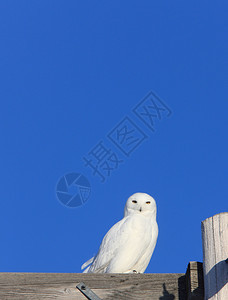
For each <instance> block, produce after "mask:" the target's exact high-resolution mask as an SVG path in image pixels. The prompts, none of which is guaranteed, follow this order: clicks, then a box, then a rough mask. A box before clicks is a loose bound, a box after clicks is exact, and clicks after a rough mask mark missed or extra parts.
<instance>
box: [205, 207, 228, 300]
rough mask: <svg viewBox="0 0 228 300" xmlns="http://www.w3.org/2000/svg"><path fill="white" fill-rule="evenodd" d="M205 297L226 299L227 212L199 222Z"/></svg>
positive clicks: (227, 278) (227, 271) (227, 277)
mask: <svg viewBox="0 0 228 300" xmlns="http://www.w3.org/2000/svg"><path fill="white" fill-rule="evenodd" d="M201 229H202V242H203V270H204V295H205V299H206V300H208V299H212V300H227V299H228V261H227V258H228V212H225V213H220V214H217V215H215V216H213V217H210V218H208V219H206V220H204V221H203V222H202V224H201Z"/></svg>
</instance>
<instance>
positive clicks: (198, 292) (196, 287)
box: [186, 261, 204, 300]
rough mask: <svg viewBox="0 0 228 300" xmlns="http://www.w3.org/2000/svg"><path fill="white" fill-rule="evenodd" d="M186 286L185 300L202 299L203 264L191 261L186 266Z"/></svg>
mask: <svg viewBox="0 0 228 300" xmlns="http://www.w3.org/2000/svg"><path fill="white" fill-rule="evenodd" d="M186 284H187V285H186V289H187V300H203V299H204V284H203V264H202V263H201V262H197V261H192V262H190V263H189V264H188V269H187V272H186Z"/></svg>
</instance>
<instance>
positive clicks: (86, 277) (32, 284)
mask: <svg viewBox="0 0 228 300" xmlns="http://www.w3.org/2000/svg"><path fill="white" fill-rule="evenodd" d="M80 282H84V283H85V284H86V286H87V287H89V288H90V289H91V290H92V291H93V292H94V293H95V294H96V295H97V296H98V297H100V298H101V299H102V300H111V299H115V300H128V299H129V300H130V299H131V300H134V299H135V300H136V299H137V300H140V299H143V300H146V299H150V300H152V299H156V300H172V299H175V300H178V299H179V300H185V299H186V278H185V274H76V273H72V274H71V273H70V274H69V273H62V274H59V273H0V299H1V300H22V299H23V300H27V299H29V300H31V299H33V300H38V299H61V300H64V299H65V300H68V299H69V300H73V299H78V300H86V298H85V296H84V295H83V294H82V293H81V292H80V291H79V290H78V289H76V285H77V284H78V283H80Z"/></svg>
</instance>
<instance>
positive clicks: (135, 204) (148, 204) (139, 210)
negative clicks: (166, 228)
mask: <svg viewBox="0 0 228 300" xmlns="http://www.w3.org/2000/svg"><path fill="white" fill-rule="evenodd" d="M156 213H157V206H156V202H155V200H154V198H152V197H151V196H150V195H148V194H146V193H135V194H133V195H132V196H131V197H129V198H128V200H127V202H126V205H125V208H124V217H126V216H129V215H131V214H143V215H151V216H154V217H155V218H156Z"/></svg>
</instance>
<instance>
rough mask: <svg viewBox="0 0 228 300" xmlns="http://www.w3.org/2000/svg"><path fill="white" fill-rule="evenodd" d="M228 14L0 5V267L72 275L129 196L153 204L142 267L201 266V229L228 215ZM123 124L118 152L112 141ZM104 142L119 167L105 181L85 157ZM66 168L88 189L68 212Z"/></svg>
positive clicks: (159, 6) (167, 4)
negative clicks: (152, 231) (152, 230)
mask: <svg viewBox="0 0 228 300" xmlns="http://www.w3.org/2000/svg"><path fill="white" fill-rule="evenodd" d="M227 15H228V4H227V2H226V1H219V2H217V3H215V2H214V1H190V2H186V1H119V0H117V1H73V0H70V1H57V0H55V1H54V0H53V1H49V0H45V1H35V0H34V1H24V0H21V1H16V0H15V1H13V0H12V1H6V0H2V1H1V2H0V36H1V47H0V64H1V65H0V70H1V75H0V76H1V88H0V100H1V108H0V125H1V127H0V128H1V136H0V137H1V148H0V151H1V156H0V164H1V165H0V166H1V175H0V176H1V178H0V182H1V209H0V242H1V247H0V271H8V272H11V271H19V272H30V271H31V272H80V266H81V264H82V263H83V262H84V261H85V260H87V259H89V258H90V257H91V256H92V255H94V254H95V253H96V251H97V250H98V247H99V244H100V242H101V240H102V237H103V236H104V234H105V233H106V232H107V230H108V229H109V228H110V227H111V226H112V225H113V224H114V223H116V222H117V221H118V220H120V219H121V218H122V216H123V209H124V205H125V201H126V200H127V198H128V197H129V196H130V195H131V194H133V193H134V192H146V193H149V194H150V195H152V196H153V197H154V198H155V199H156V201H157V206H158V216H157V218H158V225H159V230H160V231H159V237H158V242H157V246H156V249H155V252H154V255H153V257H152V260H151V262H150V265H149V267H148V269H147V271H146V272H154V273H159V272H167V273H169V272H171V273H172V272H173V273H176V272H185V270H186V267H187V264H188V262H189V261H194V260H197V261H202V247H201V221H202V220H204V219H206V218H207V217H210V216H212V215H214V214H216V213H220V212H223V211H227V207H228V205H227V203H228V201H227V199H228V189H227V175H228V174H227V173H228V163H227V153H228V141H227V129H228V118H227V112H228V96H227V94H228V85H227V77H228V72H227V71H228V59H227V53H228V41H227V36H228V27H227V25H228V19H227ZM150 91H153V92H154V93H155V94H156V95H157V96H158V97H159V99H161V101H162V102H160V105H166V107H167V110H163V111H160V112H161V119H160V120H159V118H158V115H157V116H156V115H155V117H153V120H154V121H155V123H154V129H155V130H154V131H152V130H151V128H149V127H148V126H147V124H145V122H143V121H142V120H141V119H140V118H139V117H138V116H137V115H136V114H135V113H134V111H133V109H134V107H135V106H136V105H137V104H139V103H140V101H141V100H142V99H144V97H146V96H147V95H148V93H149V92H150ZM154 99H155V98H154ZM145 101H147V100H145ZM155 102H156V101H155ZM141 104H142V103H141ZM157 104H159V100H157ZM145 106H146V104H145ZM164 107H165V106H163V109H164ZM168 110H169V111H170V112H171V113H170V114H169V113H168ZM144 116H145V115H144ZM147 120H148V119H147ZM121 122H122V123H121ZM124 122H127V123H124ZM129 124H130V126H133V127H132V128H131V130H132V132H133V133H134V134H136V135H137V134H138V136H136V137H135V140H133V138H132V137H131V138H130V136H128V137H129V140H128V144H125V145H124V143H122V146H123V147H125V152H126V153H128V155H126V153H124V152H123V151H122V150H123V149H122V150H121V149H120V147H117V145H115V144H114V142H113V141H112V140H111V138H110V137H111V136H112V134H115V132H114V131H113V130H116V129H118V128H116V126H117V127H118V126H122V127H123V125H124V126H128V125H129ZM136 128H137V129H136ZM119 129H120V128H119ZM138 129H139V130H138ZM137 130H138V131H137ZM136 141H139V142H140V144H137V142H136ZM99 142H102V145H103V146H105V148H108V149H109V150H110V152H109V154H108V155H111V154H113V155H114V156H112V159H111V158H110V156H106V158H105V159H106V160H105V161H106V163H107V159H108V158H109V162H111V163H112V164H113V166H114V167H116V168H115V170H112V171H110V176H109V177H108V178H107V176H106V177H105V180H104V182H103V183H102V182H101V176H99V175H98V173H96V174H95V175H93V170H92V168H91V167H89V166H85V161H84V159H83V157H86V158H87V159H88V157H89V156H90V155H92V154H91V153H90V154H89V152H90V151H92V150H94V148H95V147H96V146H97V145H98V144H99ZM125 142H126V141H125ZM130 142H131V143H130ZM133 145H134V146H135V147H133ZM133 148H134V149H133ZM132 149H133V150H132ZM114 158H118V159H119V160H121V161H122V162H121V163H119V165H118V166H116V165H117V164H116V163H115V159H114ZM103 163H104V162H103ZM101 164H102V162H101V163H100V165H99V167H100V171H104V172H106V174H105V175H107V173H108V171H107V170H105V168H104V166H105V164H104V165H103V169H102V165H101ZM72 172H73V173H74V172H75V173H81V174H83V175H84V176H85V177H86V178H87V180H88V181H89V183H90V185H91V195H90V197H89V198H88V200H87V201H86V203H85V204H84V205H81V206H77V207H76V208H69V207H66V206H64V205H63V204H61V203H60V201H59V200H58V199H57V197H56V184H57V182H58V180H59V179H60V178H61V177H62V176H63V175H65V174H68V173H72ZM76 188H77V187H76ZM69 193H77V190H74V189H73V188H72V187H71V190H69Z"/></svg>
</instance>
